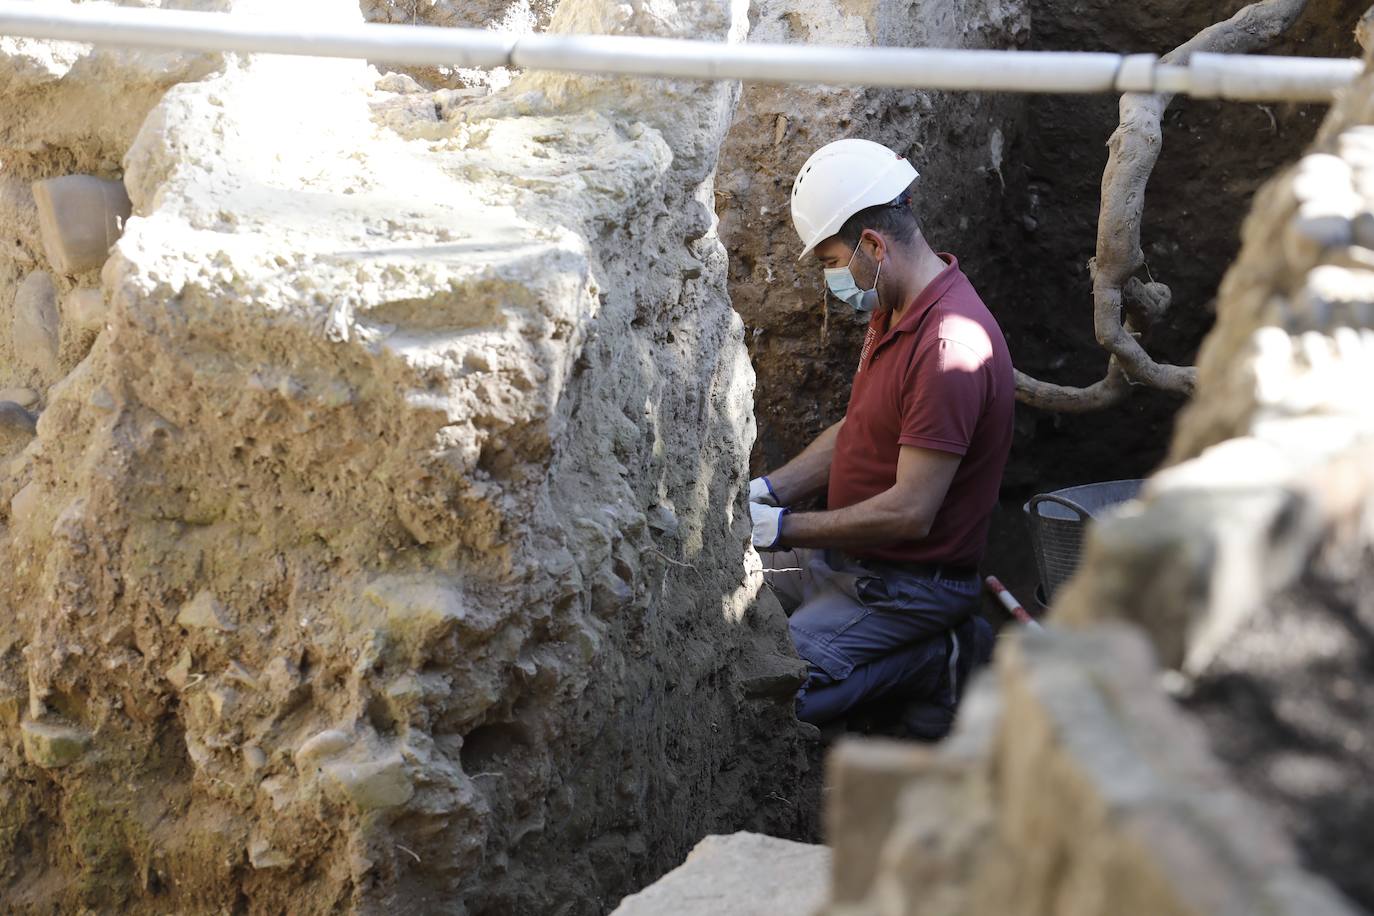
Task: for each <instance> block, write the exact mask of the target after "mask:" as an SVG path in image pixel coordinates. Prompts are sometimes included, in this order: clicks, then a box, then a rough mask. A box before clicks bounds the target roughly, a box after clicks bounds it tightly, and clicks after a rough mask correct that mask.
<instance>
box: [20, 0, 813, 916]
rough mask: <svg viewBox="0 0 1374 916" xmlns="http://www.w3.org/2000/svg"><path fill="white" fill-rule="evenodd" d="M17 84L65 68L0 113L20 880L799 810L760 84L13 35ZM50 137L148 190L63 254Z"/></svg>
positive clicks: (302, 908) (239, 877) (485, 853)
mask: <svg viewBox="0 0 1374 916" xmlns="http://www.w3.org/2000/svg"><path fill="white" fill-rule="evenodd" d="M168 5H172V4H168ZM187 5H190V6H196V7H200V8H204V7H205V4H187ZM216 6H218V7H230V6H232V13H231V14H232V15H243V16H253V15H258V16H263V15H270V16H272V17H273V18H274V19H276V20H277V21H281V20H282V19H283V17H286V16H297V15H299V16H301V17H303V18H304V19H306V20H309V21H314V22H319V21H345V20H356V19H357V18H358V17H359V13H358V9H357V5H356V4H350V3H348V2H344V0H315V2H310V3H293V4H292V5H291V9H290V11H283V10H282V9H281V8H280V7H279V6H276V7H273V6H272V5H271V4H268V3H266V2H248V0H243V2H237V3H233V4H230V3H227V2H226V3H219V4H216ZM551 28H553V29H564V30H580V31H595V32H607V33H648V34H658V35H691V36H692V37H697V38H711V39H716V40H737V39H739V38H741V37H742V35H743V33H744V30H745V28H746V22H745V19H744V5H743V4H742V3H729V4H722V3H716V2H707V0H681V2H676V3H674V2H658V3H654V4H644V5H639V4H635V5H633V6H630V5H617V4H607V3H599V2H592V0H564V2H563V3H562V4H560V6H559V9H558V11H557V13H556V15H555V17H554V19H553V22H552V24H551ZM169 86H170V87H171V88H170V89H168V87H169ZM126 90H127V91H126ZM0 92H4V93H6V94H7V100H6V104H10V102H11V101H13V102H14V103H15V104H22V105H24V106H27V107H26V109H25V110H26V111H32V112H35V113H38V114H44V117H42V118H38V117H35V118H34V119H31V120H26V121H22V122H21V123H16V122H14V121H12V120H10V119H9V118H7V119H6V123H5V125H4V128H3V133H0V136H3V139H4V145H3V148H0V192H2V193H0V207H3V210H0V213H3V215H4V217H5V224H6V226H15V227H17V230H16V233H15V235H16V236H17V240H15V239H14V238H11V237H8V236H7V237H6V238H5V239H4V243H5V245H6V246H7V247H5V248H4V250H3V251H0V293H3V295H0V299H3V304H0V327H2V328H3V329H4V332H5V333H4V334H3V335H0V336H3V337H4V338H5V342H4V344H2V345H0V355H4V356H5V357H7V358H6V359H5V360H4V361H3V364H0V388H5V389H6V391H7V392H9V393H8V394H5V395H4V397H5V398H6V399H7V401H6V403H9V404H13V405H15V406H14V407H13V408H12V409H11V408H8V407H7V408H4V410H10V411H11V412H12V410H19V411H20V412H21V413H22V414H23V415H24V416H25V417H28V418H29V420H30V422H27V423H26V422H24V421H23V419H22V418H21V417H20V416H19V415H18V414H15V415H14V416H13V419H14V422H13V423H9V422H8V421H7V423H6V425H5V429H6V430H7V431H10V432H7V436H6V437H5V438H3V439H0V446H3V448H4V451H3V452H0V562H2V563H3V565H4V568H5V569H6V570H7V571H8V574H7V577H6V580H5V586H6V587H5V588H4V590H3V597H0V714H2V715H0V723H2V724H3V732H2V733H0V772H3V774H4V778H3V780H0V900H3V901H4V909H6V910H7V911H10V912H40V911H42V912H47V911H50V910H51V909H54V908H56V909H61V910H66V911H76V910H78V909H81V908H82V907H87V908H91V909H96V910H102V911H112V910H119V911H125V912H149V913H153V912H156V913H165V912H169V911H188V912H189V911H202V912H203V911H217V910H221V909H224V910H229V909H235V910H245V911H249V912H293V913H310V912H326V911H334V910H336V909H339V908H348V909H353V910H355V911H358V912H403V911H404V912H451V913H473V914H476V913H517V912H521V913H524V912H529V913H532V912H559V913H592V912H598V911H601V910H602V909H604V908H605V907H607V906H608V905H610V904H612V903H613V902H614V901H615V900H617V899H619V897H620V896H622V895H623V894H624V893H626V892H628V891H630V890H632V889H634V888H635V887H638V886H642V885H643V884H645V883H647V882H648V880H650V879H651V878H653V877H655V876H656V875H657V874H659V873H661V872H662V871H664V870H666V869H667V868H668V867H670V865H671V864H674V863H675V862H676V861H679V860H680V859H681V858H682V856H683V855H685V853H686V851H687V849H688V848H689V847H690V845H691V843H692V842H694V841H695V840H696V839H697V838H699V837H700V836H702V835H704V834H706V833H708V832H711V831H713V830H715V831H719V830H727V829H735V828H739V827H750V828H752V829H759V830H764V831H767V832H770V833H775V834H788V833H796V832H797V831H798V830H800V829H802V828H801V824H802V823H803V822H804V821H805V820H806V810H805V809H806V805H805V802H804V801H803V800H802V798H801V797H800V795H799V792H798V791H797V787H798V785H799V783H800V781H801V777H802V774H803V770H804V769H805V767H806V759H805V755H804V754H803V752H802V749H801V746H800V743H799V732H798V726H797V724H796V722H795V720H794V719H793V717H792V715H791V700H792V693H793V691H794V689H795V686H796V684H797V681H798V663H797V662H796V661H795V659H794V658H793V657H792V656H791V653H790V649H789V648H788V647H787V645H786V633H785V627H784V622H783V621H782V619H781V612H780V611H779V610H778V609H777V607H776V604H773V603H767V602H759V601H756V599H755V592H756V590H757V587H758V574H757V571H756V570H752V571H751V570H748V569H746V565H747V563H749V562H753V560H752V558H753V554H752V552H750V553H746V548H745V546H744V545H745V542H746V541H747V533H748V532H747V523H746V521H745V519H746V516H744V515H743V514H742V510H743V507H742V505H741V504H740V503H739V500H740V496H739V494H740V492H741V488H740V485H741V482H742V480H743V479H744V477H745V471H746V468H745V462H746V458H747V455H748V452H749V448H750V446H751V444H752V440H753V435H754V428H753V418H752V410H751V397H752V389H753V374H752V371H751V370H750V368H749V363H748V360H747V358H746V354H745V350H744V346H743V342H742V327H741V324H740V321H739V319H738V317H737V316H736V315H735V314H734V313H733V312H732V311H731V309H730V305H729V300H728V298H727V295H726V292H725V255H724V251H723V249H722V247H721V244H720V242H719V240H718V239H717V237H716V234H715V228H714V226H715V220H714V216H713V213H712V207H711V178H712V173H713V169H714V167H715V162H716V155H717V150H718V149H719V147H720V143H721V139H722V136H723V133H724V131H725V129H726V127H727V125H728V124H729V121H730V116H731V112H732V110H733V105H734V102H735V94H736V92H737V89H736V88H734V87H731V86H728V85H705V84H698V83H682V84H678V83H671V82H662V81H659V82H655V81H630V80H604V79H597V78H586V77H564V76H551V75H526V76H523V77H521V78H519V79H517V81H516V82H515V84H514V85H512V86H511V87H509V89H507V90H506V91H504V92H502V93H498V94H496V95H493V96H491V97H488V98H483V99H477V98H474V97H472V96H471V95H468V94H463V93H459V92H452V91H440V92H427V91H423V90H421V89H420V87H419V86H418V85H417V84H415V83H414V82H413V81H412V80H410V79H409V78H407V77H404V76H401V75H396V74H393V75H390V76H387V77H386V78H384V79H381V80H380V81H379V74H378V72H377V71H375V70H373V69H372V68H370V67H369V66H367V65H365V64H363V63H361V62H345V63H340V62H329V61H301V60H288V59H279V58H265V57H264V58H249V59H239V58H234V57H225V58H222V59H221V58H216V57H195V56H181V55H150V54H145V53H130V52H116V51H92V50H90V49H89V48H84V47H81V46H67V45H53V44H50V43H43V42H13V41H8V42H6V43H3V44H0ZM112 99H117V100H120V101H119V104H111V100H112ZM78 111H79V113H80V116H81V119H82V120H81V123H82V124H83V125H85V126H86V128H87V129H85V130H77V129H75V128H74V127H73V126H72V125H71V124H69V123H67V121H65V120H64V118H65V117H66V116H67V115H71V114H72V113H73V112H78ZM72 173H81V174H90V175H94V176H95V177H99V178H103V179H108V180H115V181H120V182H122V183H123V185H124V188H125V189H126V190H127V193H128V196H129V198H130V200H131V202H132V216H131V218H130V219H129V220H128V222H127V225H126V226H125V227H124V230H123V236H122V238H121V239H120V240H119V242H118V244H117V245H116V247H115V248H114V251H113V254H112V256H111V257H110V259H109V261H108V262H107V263H105V264H104V265H103V268H101V269H99V270H98V272H97V270H95V269H91V270H87V271H85V272H83V273H80V274H79V275H76V276H70V275H66V274H62V273H60V271H59V267H58V265H56V264H54V263H51V262H50V261H49V258H48V256H47V254H45V251H44V248H43V246H42V244H41V241H40V239H39V234H40V233H39V231H38V222H39V221H38V214H37V205H36V204H35V202H34V197H33V192H32V189H31V182H33V181H36V180H43V179H48V178H54V177H59V176H63V175H66V174H72ZM76 290H81V291H83V299H82V301H81V302H80V303H79V307H76V308H70V307H68V306H67V305H66V304H65V303H66V299H65V298H64V297H66V296H68V295H69V294H70V293H72V292H74V291H76ZM91 291H96V292H97V293H98V295H93V294H92V292H91ZM92 310H94V317H92ZM34 316H37V317H36V318H35V317H34ZM35 328H36V329H37V330H36V331H35V330H34V329H35ZM22 334H28V335H29V336H28V337H22V336H21V335H22ZM35 335H36V336H35ZM34 339H37V340H39V341H40V342H42V343H43V344H44V346H45V347H50V345H51V344H52V342H53V341H56V346H55V348H52V349H54V352H51V353H47V354H46V356H45V357H44V359H43V360H42V361H41V362H40V361H34V360H27V361H26V360H24V359H11V358H8V357H10V356H12V355H15V354H16V353H17V350H16V349H14V348H18V349H19V350H22V351H23V353H24V354H28V353H31V352H32V349H33V346H32V342H33V340H34ZM30 411H37V412H40V413H39V417H38V420H37V424H36V430H35V429H34V428H33V427H32V423H31V420H32V416H33V413H31V412H30ZM10 433H12V434H10Z"/></svg>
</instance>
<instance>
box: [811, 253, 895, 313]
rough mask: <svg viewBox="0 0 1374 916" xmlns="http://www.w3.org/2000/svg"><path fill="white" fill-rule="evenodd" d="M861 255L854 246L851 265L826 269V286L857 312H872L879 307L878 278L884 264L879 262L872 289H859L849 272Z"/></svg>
mask: <svg viewBox="0 0 1374 916" xmlns="http://www.w3.org/2000/svg"><path fill="white" fill-rule="evenodd" d="M858 253H859V248H858V246H857V245H856V246H854V254H851V255H850V256H849V264H846V265H845V266H843V267H827V268H826V269H825V285H826V286H828V287H830V293H831V295H833V296H834V297H835V298H836V299H839V300H841V301H842V302H848V303H849V304H850V306H851V307H852V308H853V309H854V311H856V312H861V313H864V312H871V311H873V310H874V309H876V308H877V307H878V277H880V276H882V273H883V262H882V261H879V262H878V271H877V273H875V274H874V275H873V288H872V289H859V284H857V283H855V282H854V274H853V273H852V272H851V271H850V270H849V265H850V264H853V263H854V255H857V254H858Z"/></svg>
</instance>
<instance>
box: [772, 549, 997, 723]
mask: <svg viewBox="0 0 1374 916" xmlns="http://www.w3.org/2000/svg"><path fill="white" fill-rule="evenodd" d="M762 559H763V566H764V569H763V575H764V580H765V581H766V582H767V583H768V586H769V587H770V588H771V589H772V590H773V592H774V594H776V595H777V597H778V600H779V602H781V604H782V606H783V610H785V611H786V612H787V615H788V628H789V630H790V631H791V635H792V644H793V645H794V646H795V647H796V649H797V654H798V655H800V656H801V658H802V659H803V660H804V661H805V662H806V663H807V678H806V683H805V684H803V685H802V688H801V690H800V691H799V692H798V694H797V718H799V719H801V720H802V721H803V722H810V723H812V724H814V725H823V724H825V723H827V722H831V721H833V720H835V719H838V718H841V717H842V716H844V715H846V714H847V713H849V712H850V711H851V710H853V709H854V708H855V707H856V706H859V705H861V704H863V703H867V702H870V701H873V700H880V699H884V700H916V699H922V698H925V697H929V696H932V695H934V694H935V692H936V691H937V690H938V688H939V685H940V679H941V675H942V673H943V669H944V668H945V663H946V659H947V651H946V645H947V634H948V633H949V631H950V630H952V629H954V628H955V627H957V626H959V625H960V624H961V623H963V622H964V621H966V620H968V618H969V617H970V615H972V614H973V613H974V612H975V611H976V609H977V607H978V600H979V582H978V577H977V576H968V577H965V578H948V577H945V576H943V575H935V576H919V575H916V574H913V573H911V572H909V571H907V570H903V569H901V568H899V567H895V566H891V565H888V564H876V563H870V562H864V561H859V560H856V559H854V558H852V557H848V556H846V555H845V554H844V553H842V552H840V551H836V550H807V549H797V550H784V551H778V552H776V553H766V554H763V555H762Z"/></svg>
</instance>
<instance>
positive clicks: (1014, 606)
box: [983, 576, 1045, 630]
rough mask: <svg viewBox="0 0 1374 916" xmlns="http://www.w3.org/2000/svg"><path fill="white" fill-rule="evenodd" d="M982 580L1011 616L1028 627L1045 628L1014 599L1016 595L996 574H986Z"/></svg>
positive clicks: (1034, 628) (1033, 628)
mask: <svg viewBox="0 0 1374 916" xmlns="http://www.w3.org/2000/svg"><path fill="white" fill-rule="evenodd" d="M983 582H984V583H986V584H987V587H988V591H990V592H992V593H993V594H994V595H996V596H997V600H998V601H1000V602H1002V607H1004V608H1006V609H1007V612H1008V613H1010V614H1011V616H1013V617H1015V618H1016V619H1017V620H1019V621H1021V622H1022V623H1024V624H1025V625H1026V626H1028V627H1030V628H1031V629H1032V630H1043V629H1045V628H1044V627H1042V626H1041V625H1040V624H1038V623H1036V622H1035V618H1034V617H1032V616H1031V615H1030V612H1028V611H1027V610H1026V609H1025V608H1023V607H1022V606H1021V602H1019V601H1017V600H1016V596H1015V595H1013V594H1012V593H1011V592H1009V591H1007V587H1006V586H1005V585H1003V584H1002V580H1001V579H999V578H997V577H996V576H988V577H987V578H986V579H984V580H983Z"/></svg>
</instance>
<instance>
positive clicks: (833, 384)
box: [716, 0, 1030, 470]
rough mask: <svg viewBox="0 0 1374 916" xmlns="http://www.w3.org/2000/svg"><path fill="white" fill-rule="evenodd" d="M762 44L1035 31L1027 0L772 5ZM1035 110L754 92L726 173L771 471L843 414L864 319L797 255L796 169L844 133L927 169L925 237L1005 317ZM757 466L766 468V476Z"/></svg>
mask: <svg viewBox="0 0 1374 916" xmlns="http://www.w3.org/2000/svg"><path fill="white" fill-rule="evenodd" d="M751 16H752V18H753V20H754V23H755V24H754V28H753V30H752V31H751V32H750V36H749V37H750V40H751V41H767V42H788V43H810V44H830V45H846V46H853V47H870V46H873V45H881V46H907V47H941V48H1015V47H1018V46H1019V45H1021V44H1023V43H1024V42H1025V41H1026V39H1027V38H1028V36H1029V27H1030V14H1029V4H1028V3H1027V2H1025V0H991V2H989V0H922V2H920V3H915V4H911V3H898V2H893V0H865V2H862V3H840V2H834V0H806V2H797V0H764V2H762V3H760V4H757V5H756V7H755V9H754V11H753V12H752V13H751ZM1023 106H1024V102H1023V101H1022V100H1021V99H1020V98H1018V97H1016V96H1009V95H1005V94H1003V95H1000V96H982V95H978V94H975V93H943V92H931V91H925V90H918V89H910V90H906V89H881V90H866V89H863V88H859V87H835V86H809V85H806V86H770V85H761V84H756V85H749V86H746V87H745V89H744V93H743V95H742V96H741V99H740V104H739V108H738V110H737V112H736V115H735V120H734V123H733V124H732V125H731V127H730V133H729V135H728V136H727V137H726V142H725V146H724V147H723V148H722V150H721V165H720V170H719V173H718V175H717V178H716V206H717V209H718V211H719V212H720V215H721V238H722V240H723V241H724V242H725V247H726V249H727V250H728V251H729V254H730V295H731V299H732V300H733V302H734V305H735V308H736V309H737V310H738V311H739V312H740V315H741V316H742V317H743V318H744V323H745V326H746V329H747V331H746V333H747V336H748V343H749V347H750V351H751V355H752V357H753V362H754V366H755V368H756V369H757V371H758V374H759V397H758V402H757V412H758V422H759V428H760V440H759V455H758V457H759V459H760V461H761V465H763V466H767V467H770V468H771V467H777V466H778V465H779V464H781V463H782V462H783V461H786V460H787V459H788V458H790V457H792V455H794V454H795V453H796V452H798V451H800V450H801V448H802V447H803V446H805V445H806V444H807V442H809V441H810V440H811V438H812V437H814V436H815V435H816V434H817V433H818V432H819V431H820V430H821V429H822V428H824V427H825V426H826V425H828V424H830V423H833V422H835V421H836V420H838V419H839V418H840V417H841V416H842V415H843V413H844V408H845V405H846V403H847V400H848V395H849V382H850V379H851V377H852V376H853V373H854V366H855V365H856V363H857V360H858V353H859V341H860V340H861V338H862V336H863V328H864V324H863V323H862V322H861V321H859V320H856V318H855V316H854V314H853V312H852V310H850V309H849V307H848V306H842V307H841V306H835V305H827V303H826V297H825V285H824V283H823V282H822V279H821V272H820V268H819V266H818V265H817V263H816V261H815V260H814V259H809V260H808V261H803V262H802V263H800V264H799V263H797V254H798V253H799V251H800V245H799V244H798V242H797V236H796V233H795V231H794V230H793V228H792V217H791V211H790V209H789V203H788V202H789V198H790V195H791V190H792V180H793V179H794V178H795V177H796V174H797V171H798V170H799V169H800V168H801V166H802V164H803V163H805V162H806V159H807V157H808V156H810V155H811V153H812V152H814V151H815V150H816V149H817V148H818V147H820V146H823V145H824V144H826V143H829V142H830V141H831V140H838V139H840V138H842V137H862V138H864V139H867V140H874V141H876V142H879V143H884V144H886V145H888V146H889V147H890V148H892V149H894V150H896V151H897V152H898V153H900V154H902V155H904V156H907V157H908V158H909V159H910V160H911V162H912V163H913V164H914V165H915V166H916V169H917V170H918V171H919V172H920V173H921V178H920V180H919V181H918V182H917V186H916V187H917V192H916V210H917V213H918V215H919V217H920V219H921V221H922V228H923V230H924V231H925V233H926V236H927V238H928V239H929V240H930V241H931V243H932V244H933V245H935V246H936V247H937V249H938V250H941V251H950V252H953V253H954V254H955V255H956V256H958V257H959V258H960V259H961V265H962V266H963V267H964V268H965V269H966V270H967V271H968V272H969V273H970V274H971V275H972V277H973V280H974V282H975V284H976V285H978V286H979V288H980V290H981V291H982V292H983V293H984V295H985V297H986V298H987V299H988V302H989V303H990V304H991V305H992V306H993V308H994V310H996V309H997V308H999V307H1000V306H1001V305H1002V304H1003V303H1002V302H1001V301H1000V299H1001V297H1000V296H999V295H998V294H999V292H1000V291H1001V289H1003V288H1007V289H1011V288H1013V287H1012V285H1011V284H1012V282H1013V278H1012V277H1010V276H1008V275H1007V271H1005V269H1003V266H1002V265H1001V264H1000V259H999V261H998V262H994V261H993V259H992V257H991V255H992V253H993V252H994V251H995V250H996V248H997V246H998V245H999V244H1000V242H1001V237H1002V234H1003V233H1004V231H1006V230H1007V229H1011V228H1014V227H1012V226H1011V225H1010V224H1008V223H1007V222H1006V220H1004V219H1003V218H1002V216H1001V208H1002V201H1003V197H1004V195H1005V194H1006V189H1007V182H1008V180H1013V181H1014V180H1016V177H1017V172H1016V170H1015V169H1013V168H1011V167H1010V165H1009V164H1010V163H1011V162H1012V161H1013V159H1012V158H1011V157H1012V156H1013V150H1014V147H1015V145H1016V144H1017V143H1018V142H1019V138H1020V134H1021V111H1022V108H1023ZM756 470H757V469H756Z"/></svg>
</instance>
